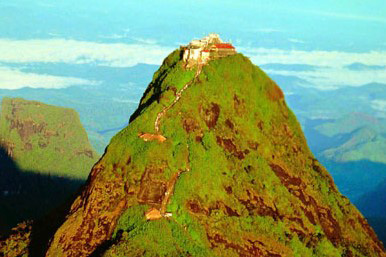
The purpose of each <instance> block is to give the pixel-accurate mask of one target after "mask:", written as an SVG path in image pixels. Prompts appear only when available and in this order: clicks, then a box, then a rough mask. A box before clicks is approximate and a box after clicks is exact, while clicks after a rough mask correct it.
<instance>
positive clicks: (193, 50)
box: [180, 33, 236, 67]
mask: <svg viewBox="0 0 386 257" xmlns="http://www.w3.org/2000/svg"><path fill="white" fill-rule="evenodd" d="M180 49H181V50H182V51H183V57H182V59H183V61H185V62H186V63H187V66H188V67H190V66H193V65H194V64H205V63H207V62H208V61H209V60H211V59H217V58H221V57H226V56H229V55H233V54H236V50H235V48H234V46H233V45H232V44H231V43H228V42H223V41H222V40H221V39H220V36H219V35H218V34H214V33H211V34H209V35H208V36H206V37H204V38H202V39H195V40H193V41H192V42H190V43H189V44H188V45H187V46H181V47H180Z"/></svg>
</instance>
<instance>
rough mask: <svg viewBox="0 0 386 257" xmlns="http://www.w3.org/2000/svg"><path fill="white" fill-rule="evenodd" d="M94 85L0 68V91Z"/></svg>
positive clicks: (93, 82) (78, 80) (91, 82)
mask: <svg viewBox="0 0 386 257" xmlns="http://www.w3.org/2000/svg"><path fill="white" fill-rule="evenodd" d="M96 83H97V82H95V81H89V80H85V79H80V78H73V77H60V76H52V75H44V74H36V73H27V72H22V71H20V70H17V69H10V68H7V67H2V66H0V88H1V89H20V88H23V87H30V88H65V87H69V86H74V85H92V84H96Z"/></svg>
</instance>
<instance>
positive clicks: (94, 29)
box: [0, 0, 386, 89]
mask: <svg viewBox="0 0 386 257" xmlns="http://www.w3.org/2000/svg"><path fill="white" fill-rule="evenodd" d="M385 31H386V2H384V1H366V2H364V1H358V0H355V1H237V2H236V1H227V0H223V1H203V0H198V1H117V0H110V1H104V0H103V1H102V0H93V1H90V0H83V1H78V0H77V1H75V0H62V1H52V0H13V1H2V2H1V3H0V75H1V76H0V77H2V79H0V88H20V87H23V86H32V87H39V85H44V86H42V87H55V81H56V80H55V77H54V76H53V75H51V74H39V73H36V74H31V73H28V74H26V73H23V72H22V71H21V70H20V69H18V67H17V65H16V66H15V64H18V65H25V64H31V63H32V64H36V65H39V63H70V64H71V63H74V64H84V65H90V64H93V65H102V66H109V67H129V66H133V65H135V64H136V63H140V62H142V63H149V64H160V63H161V61H162V60H163V58H164V57H166V55H167V54H168V53H169V52H170V51H172V50H173V49H175V48H176V47H178V46H179V44H184V43H187V42H189V41H190V40H191V39H192V38H199V37H202V36H204V35H205V34H207V33H209V32H217V33H220V35H221V36H222V37H223V38H224V39H226V40H231V41H232V42H233V44H235V46H236V47H237V49H238V50H239V51H240V52H242V53H244V54H245V55H247V56H249V57H251V60H252V61H253V62H254V63H255V64H257V65H263V64H269V63H279V64H283V65H311V66H314V67H315V68H314V69H312V70H303V71H302V70H300V71H299V70H297V71H294V70H293V69H289V70H286V69H285V68H284V69H283V66H282V68H281V69H276V70H275V69H271V70H269V71H268V72H270V73H273V74H282V75H293V76H298V77H301V78H303V79H306V80H307V81H309V83H310V85H312V86H314V87H316V88H320V89H333V88H337V87H341V86H359V85H362V84H366V83H371V82H379V83H386V69H385V68H384V67H385V65H386V32H385ZM352 63H359V64H361V66H360V67H362V69H361V70H352V69H350V68H348V67H349V65H351V64H352ZM10 64H12V65H10ZM272 67H274V66H272ZM363 67H364V68H363ZM366 67H367V68H366ZM371 67H381V68H380V69H379V68H378V69H372V68H371ZM382 67H383V68H382ZM4 76H6V78H4ZM29 78H31V81H29ZM66 79H67V80H66ZM23 81H24V82H23ZM39 81H41V82H42V83H39ZM32 82H33V83H32ZM23 83H24V84H23ZM87 83H95V81H87V80H84V79H83V78H75V77H69V78H62V77H60V78H59V77H58V78H57V84H56V87H66V86H70V85H74V84H87ZM58 85H59V86H58Z"/></svg>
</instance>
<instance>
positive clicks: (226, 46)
mask: <svg viewBox="0 0 386 257" xmlns="http://www.w3.org/2000/svg"><path fill="white" fill-rule="evenodd" d="M214 46H215V47H216V48H230V49H233V48H234V47H233V45H231V44H227V43H222V44H215V45H214Z"/></svg>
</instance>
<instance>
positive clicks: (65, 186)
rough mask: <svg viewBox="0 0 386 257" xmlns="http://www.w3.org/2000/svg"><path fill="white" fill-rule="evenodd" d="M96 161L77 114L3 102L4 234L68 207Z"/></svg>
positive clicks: (0, 226) (0, 202) (0, 196)
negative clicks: (20, 223) (62, 206)
mask: <svg viewBox="0 0 386 257" xmlns="http://www.w3.org/2000/svg"><path fill="white" fill-rule="evenodd" d="M97 158H98V155H97V154H96V152H95V151H94V150H93V149H92V147H91V145H90V143H89V141H88V138H87V134H86V131H85V130H84V128H83V127H82V124H81V123H80V120H79V116H78V114H77V113H76V112H75V111H74V110H72V109H67V108H61V107H56V106H51V105H46V104H43V103H40V102H35V101H27V100H23V99H20V98H16V99H12V98H3V101H2V110H1V115H0V162H1V167H0V209H1V213H0V233H1V234H6V233H7V232H9V230H10V228H12V227H14V226H16V224H17V223H19V222H22V221H25V220H31V219H33V220H36V219H39V218H41V217H43V216H44V215H47V214H48V213H49V212H51V211H52V210H53V209H55V208H56V207H58V206H60V205H61V204H63V203H64V202H65V201H67V200H68V199H69V198H70V197H71V195H72V194H74V193H75V192H76V191H77V190H78V188H79V187H80V186H81V185H82V184H83V183H84V182H85V180H86V178H87V176H88V174H89V172H90V170H91V168H92V166H93V165H94V163H95V162H96V161H97Z"/></svg>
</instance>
